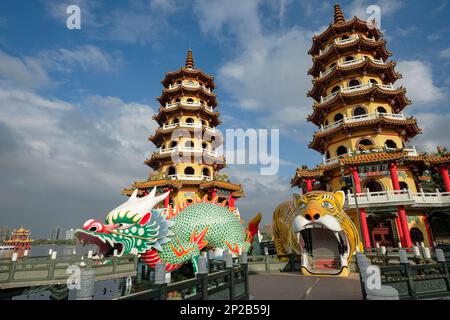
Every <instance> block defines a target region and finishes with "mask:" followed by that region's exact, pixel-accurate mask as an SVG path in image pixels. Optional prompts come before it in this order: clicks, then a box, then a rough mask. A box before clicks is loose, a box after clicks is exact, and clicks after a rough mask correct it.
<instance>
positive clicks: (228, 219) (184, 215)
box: [75, 188, 258, 272]
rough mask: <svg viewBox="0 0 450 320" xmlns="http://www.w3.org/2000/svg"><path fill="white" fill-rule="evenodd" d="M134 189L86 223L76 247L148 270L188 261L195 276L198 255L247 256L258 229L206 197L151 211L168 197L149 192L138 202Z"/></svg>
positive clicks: (168, 268)
mask: <svg viewBox="0 0 450 320" xmlns="http://www.w3.org/2000/svg"><path fill="white" fill-rule="evenodd" d="M137 193H138V190H137V189H136V190H135V191H134V192H133V194H132V195H131V197H130V198H129V199H128V200H127V201H126V202H124V203H123V204H121V205H120V206H118V207H117V208H115V209H113V210H112V211H111V212H109V213H108V215H107V216H106V220H105V223H102V222H100V221H97V220H94V219H90V220H87V221H86V222H85V223H84V225H83V228H82V229H77V230H76V231H75V236H76V237H77V238H78V239H79V240H80V241H81V242H82V243H90V244H95V245H97V246H98V247H99V252H98V254H99V256H103V257H107V256H111V255H113V254H116V255H118V256H120V255H123V254H137V255H138V256H139V257H140V259H141V260H142V261H143V262H144V263H146V264H147V265H149V266H150V267H151V268H154V266H155V264H156V263H158V262H163V263H165V264H166V271H168V272H171V271H173V270H176V269H178V268H179V267H181V265H182V264H184V263H186V262H189V261H191V262H192V263H193V266H194V271H195V272H196V271H197V258H198V256H199V255H200V252H201V251H202V250H208V249H209V250H212V251H213V253H214V254H215V255H216V256H222V255H223V252H224V250H228V251H229V252H230V253H232V254H235V255H238V254H240V253H241V252H244V251H245V252H247V251H248V249H249V247H250V245H251V243H252V241H253V238H254V235H255V234H254V233H255V232H254V230H255V229H256V230H258V228H257V227H256V228H255V227H254V226H253V225H249V227H248V228H244V226H243V225H242V224H241V223H240V221H239V218H238V217H236V216H235V214H233V212H231V211H230V210H229V209H228V208H227V207H226V206H225V203H218V202H217V198H214V199H212V200H210V201H208V200H207V196H205V197H204V198H203V199H198V198H197V199H196V200H194V201H193V202H192V203H190V204H188V203H186V204H185V205H184V206H182V207H180V206H178V205H177V206H176V207H175V208H172V207H169V208H163V209H154V208H155V206H156V205H157V204H158V203H160V202H161V201H163V200H164V199H165V198H166V197H167V196H168V195H169V192H167V193H164V194H162V195H159V196H156V188H154V189H153V190H152V191H151V192H150V194H148V195H147V196H144V197H141V198H139V197H138V196H137Z"/></svg>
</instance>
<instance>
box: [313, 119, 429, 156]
mask: <svg viewBox="0 0 450 320" xmlns="http://www.w3.org/2000/svg"><path fill="white" fill-rule="evenodd" d="M380 126H391V127H400V128H402V129H403V130H405V131H406V133H405V135H406V137H404V138H405V141H408V140H409V139H411V138H413V137H415V136H416V135H417V134H419V133H421V132H422V131H421V129H420V128H419V127H418V125H417V119H416V118H414V117H410V118H406V119H394V118H390V117H386V116H384V115H379V116H377V117H376V118H375V119H368V120H360V121H354V122H342V123H341V124H340V125H338V126H336V127H334V128H332V129H329V130H325V131H316V132H315V133H314V136H313V140H312V141H311V142H310V144H309V148H311V149H314V150H317V151H319V152H322V153H323V152H325V148H326V141H327V138H329V137H330V136H333V135H335V134H336V133H338V132H342V131H343V132H349V131H351V130H352V129H354V128H363V127H374V128H378V127H380ZM408 138H409V139H408Z"/></svg>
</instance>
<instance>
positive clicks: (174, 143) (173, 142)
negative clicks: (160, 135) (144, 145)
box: [170, 141, 178, 148]
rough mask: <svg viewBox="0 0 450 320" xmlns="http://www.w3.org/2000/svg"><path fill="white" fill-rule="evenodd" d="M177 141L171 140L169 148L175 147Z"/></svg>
mask: <svg viewBox="0 0 450 320" xmlns="http://www.w3.org/2000/svg"><path fill="white" fill-rule="evenodd" d="M177 144H178V142H176V141H172V142H170V148H175V147H176V146H177Z"/></svg>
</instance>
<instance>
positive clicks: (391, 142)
mask: <svg viewBox="0 0 450 320" xmlns="http://www.w3.org/2000/svg"><path fill="white" fill-rule="evenodd" d="M384 145H385V146H386V148H389V149H397V144H396V143H395V141H394V140H391V139H389V140H386V142H385V143H384Z"/></svg>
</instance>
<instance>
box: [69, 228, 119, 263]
mask: <svg viewBox="0 0 450 320" xmlns="http://www.w3.org/2000/svg"><path fill="white" fill-rule="evenodd" d="M74 235H75V237H76V238H77V239H78V240H79V241H80V243H82V244H94V245H96V246H97V247H98V252H97V254H98V255H99V256H100V257H112V256H113V255H114V251H115V250H117V256H119V257H120V256H121V255H122V254H123V252H124V249H125V247H124V245H123V244H122V243H120V242H116V241H114V240H113V239H111V238H110V237H108V235H107V234H95V233H92V232H89V231H85V230H81V229H78V230H76V231H75V234H74Z"/></svg>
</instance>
